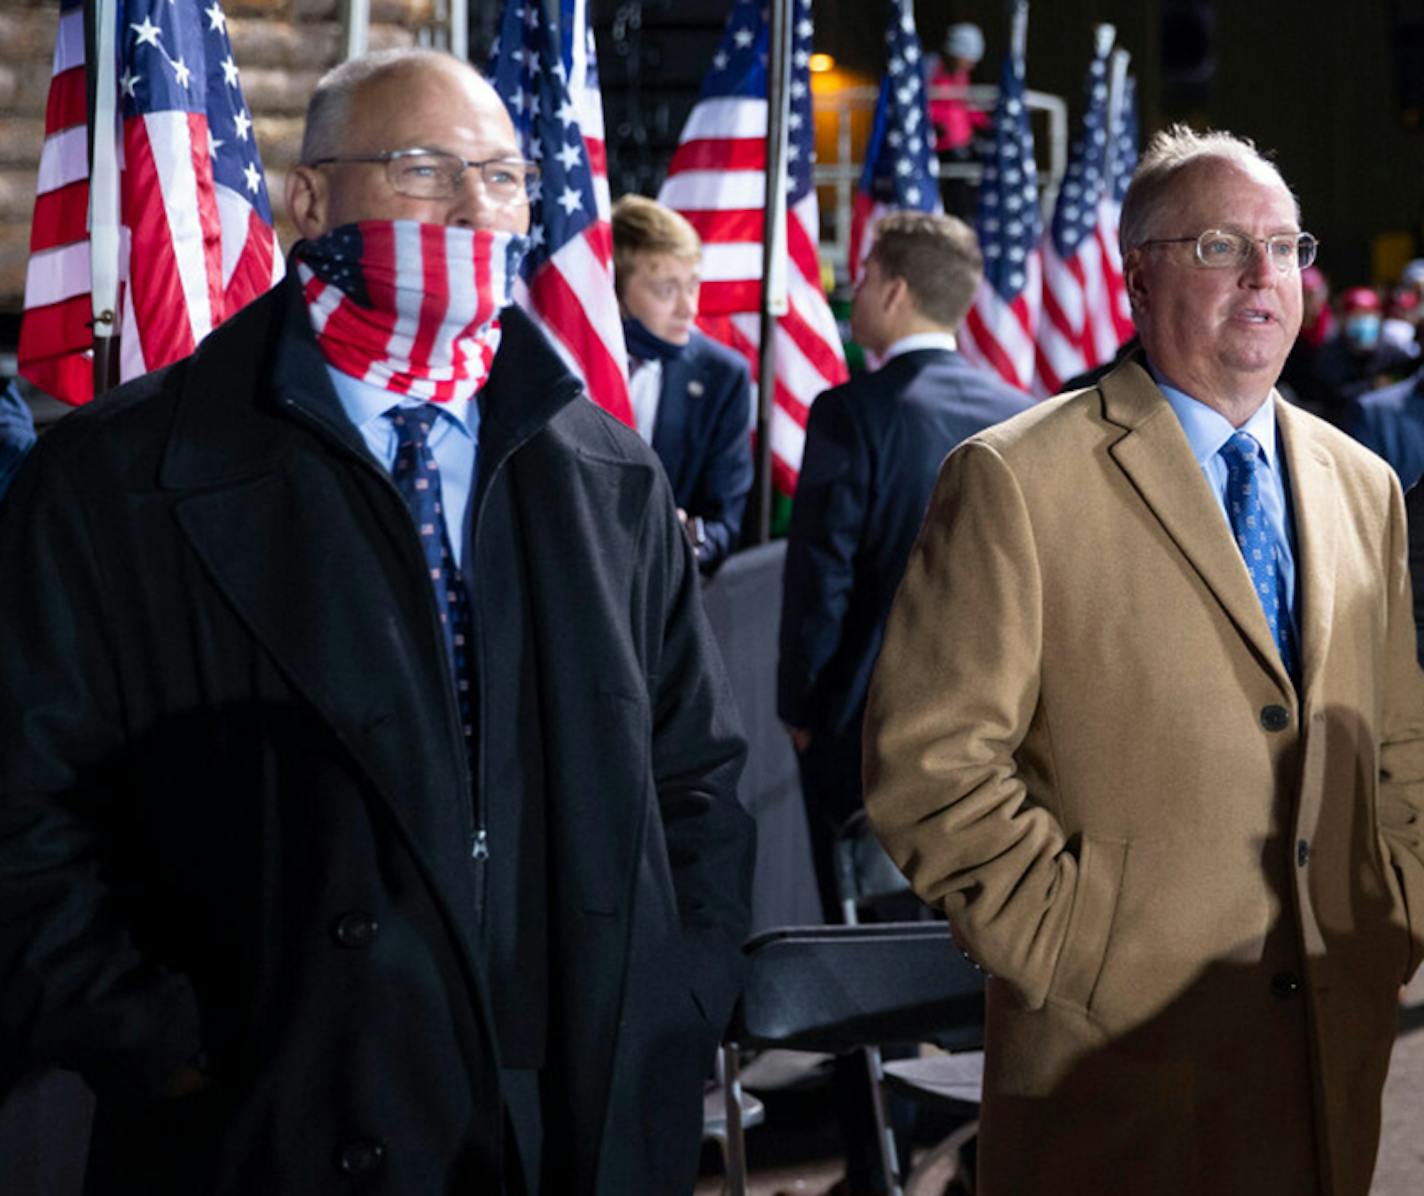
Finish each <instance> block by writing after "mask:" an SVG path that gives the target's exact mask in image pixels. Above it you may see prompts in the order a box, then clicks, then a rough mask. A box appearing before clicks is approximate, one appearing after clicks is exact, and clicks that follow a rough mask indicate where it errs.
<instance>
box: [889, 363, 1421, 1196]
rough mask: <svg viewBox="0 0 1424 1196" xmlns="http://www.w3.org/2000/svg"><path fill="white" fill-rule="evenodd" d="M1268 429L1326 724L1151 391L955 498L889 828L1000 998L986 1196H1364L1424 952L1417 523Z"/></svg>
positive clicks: (960, 461) (1122, 383) (1067, 422)
mask: <svg viewBox="0 0 1424 1196" xmlns="http://www.w3.org/2000/svg"><path fill="white" fill-rule="evenodd" d="M1269 401H1271V402H1273V403H1275V404H1276V418H1277V425H1278V428H1279V432H1280V437H1281V441H1282V443H1283V445H1284V452H1285V460H1286V463H1287V471H1288V480H1289V485H1288V490H1289V496H1290V500H1291V502H1292V509H1293V513H1294V524H1295V538H1296V543H1295V559H1296V585H1297V590H1296V611H1297V614H1298V619H1299V626H1300V643H1301V653H1300V654H1301V658H1302V665H1301V667H1302V678H1301V682H1302V684H1301V689H1300V691H1299V692H1297V690H1296V688H1295V687H1294V685H1293V684H1292V682H1291V679H1290V677H1289V675H1288V674H1287V673H1286V671H1285V670H1284V668H1283V667H1282V665H1281V662H1280V658H1279V655H1278V653H1277V651H1276V648H1275V645H1274V643H1273V641H1272V639H1271V634H1270V631H1269V629H1268V627H1267V625H1266V620H1265V616H1264V615H1263V613H1262V610H1261V607H1260V604H1259V603H1258V601H1257V599H1256V596H1255V593H1254V591H1253V589H1252V586H1251V581H1250V577H1249V575H1248V573H1247V571H1246V567H1245V565H1244V563H1243V561H1242V559H1241V556H1240V554H1239V552H1238V550H1237V548H1236V545H1235V543H1234V542H1233V540H1232V537H1231V533H1230V530H1229V528H1228V525H1227V523H1226V520H1225V518H1224V517H1223V514H1222V511H1221V508H1220V506H1219V505H1218V504H1217V501H1216V499H1215V497H1214V496H1213V494H1212V493H1211V490H1210V487H1209V486H1208V484H1207V482H1206V480H1205V478H1204V477H1203V476H1202V472H1201V469H1200V468H1199V466H1198V464H1197V462H1196V460H1195V459H1194V457H1193V455H1192V452H1191V449H1190V448H1189V446H1188V444H1187V440H1186V437H1185V435H1184V433H1183V432H1182V430H1181V426H1180V424H1179V423H1178V421H1177V418H1176V416H1175V415H1174V413H1173V411H1172V409H1171V408H1170V406H1169V405H1168V404H1167V402H1166V399H1165V398H1164V397H1163V395H1162V394H1161V392H1160V391H1159V390H1158V389H1157V387H1156V386H1155V385H1154V384H1153V382H1152V380H1151V378H1150V376H1149V375H1148V374H1147V372H1146V371H1145V370H1144V369H1143V368H1142V367H1141V366H1140V365H1139V364H1138V363H1136V362H1129V363H1127V364H1125V365H1124V366H1122V367H1120V368H1119V369H1118V370H1116V371H1115V372H1114V373H1112V374H1111V375H1109V376H1108V377H1107V378H1106V379H1105V380H1104V381H1103V382H1102V384H1101V387H1100V388H1095V389H1092V390H1086V391H1081V392H1078V393H1077V394H1073V395H1068V396H1065V397H1062V398H1059V399H1054V400H1050V401H1048V402H1046V403H1043V404H1041V405H1040V406H1038V407H1037V408H1035V409H1034V410H1032V411H1029V412H1026V413H1025V414H1023V415H1021V416H1018V417H1016V418H1014V419H1012V420H1009V421H1008V422H1006V423H1003V424H1000V425H998V426H996V427H994V428H991V429H989V430H987V431H985V432H983V433H980V434H979V435H978V436H975V437H973V438H972V439H971V440H969V441H967V442H966V443H965V444H964V445H962V446H961V447H960V448H959V449H957V450H956V451H955V452H954V453H953V454H952V455H951V456H950V457H949V458H948V460H947V462H946V464H945V466H944V468H943V471H942V473H941V476H940V481H939V485H938V488H937V490H936V493H935V497H934V499H933V502H932V504H931V507H930V511H929V513H928V515H927V517H926V521H925V524H924V527H923V529H922V531H921V533H920V539H919V541H918V544H917V546H916V549H915V552H914V555H913V557H912V559H911V563H910V567H909V571H908V573H907V574H906V577H905V581H904V584H903V585H902V587H901V589H900V593H899V596H898V598H897V600H896V605H895V608H894V612H893V614H892V616H891V619H890V624H889V629H888V633H887V635H886V639H885V648H884V651H883V653H882V655H881V658H880V662H879V667H878V669H877V672H876V677H875V682H874V686H873V689H872V694H871V699H870V706H869V712H868V715H867V719H866V727H865V759H866V765H865V768H866V803H867V806H868V807H869V812H870V816H871V819H872V821H873V822H874V824H875V827H876V829H877V831H878V832H879V834H880V836H881V837H882V839H883V840H884V842H885V845H886V847H887V849H888V850H889V852H890V855H891V856H892V857H893V858H894V860H895V861H896V863H897V864H899V865H900V867H901V868H903V869H904V871H905V872H906V873H907V875H908V876H909V877H910V879H911V880H912V881H913V883H914V886H915V889H916V890H917V891H918V892H919V894H920V895H921V896H922V897H923V898H924V899H925V900H927V901H929V902H930V903H931V904H933V905H935V906H938V907H940V908H942V909H943V910H945V912H946V913H947V914H948V916H949V919H950V922H951V924H952V926H953V929H954V933H955V936H956V938H957V940H958V941H959V943H960V945H961V947H962V948H963V949H964V950H965V951H966V952H967V953H968V954H969V955H970V956H971V957H972V958H974V959H975V960H976V961H978V962H979V963H980V964H981V965H982V966H983V967H984V968H985V969H986V970H987V971H988V972H989V973H990V975H991V977H992V978H991V980H990V981H989V1012H988V1032H987V1060H986V1074H985V1091H984V1107H983V1119H982V1125H981V1134H982V1140H981V1149H980V1156H979V1158H980V1172H981V1174H980V1178H981V1188H980V1190H981V1191H982V1192H983V1194H984V1196H1039V1194H1042V1196H1049V1194H1051V1196H1070V1194H1079V1193H1082V1194H1085V1196H1086V1194H1089V1193H1091V1194H1092V1196H1118V1194H1122V1196H1136V1194H1138V1193H1141V1194H1142V1196H1175V1194H1177V1193H1180V1194H1182V1196H1187V1194H1189V1193H1190V1194H1191V1196H1199V1194H1200V1193H1204V1192H1210V1193H1212V1196H1237V1194H1240V1196H1274V1194H1279V1196H1311V1194H1318V1196H1366V1193H1367V1192H1368V1190H1369V1184H1370V1175H1371V1172H1372V1170H1373V1166H1374V1159H1375V1151H1376V1144H1377V1139H1378V1132H1379V1105H1380V1093H1381V1089H1382V1087H1383V1084H1384V1078H1385V1072H1386V1069H1387V1065H1388V1061H1389V1054H1390V1048H1391V1045H1392V1043H1393V1040H1394V1034H1395V1019H1396V1012H1397V1005H1396V1003H1397V995H1398V989H1399V986H1400V984H1402V983H1403V982H1404V980H1405V978H1406V977H1407V976H1408V975H1409V974H1410V973H1411V972H1412V971H1413V969H1414V967H1415V966H1416V964H1417V962H1418V960H1419V957H1420V952H1421V942H1420V939H1421V930H1424V845H1422V844H1421V827H1424V680H1421V674H1420V672H1419V669H1418V666H1417V665H1416V663H1415V656H1414V628H1413V623H1412V621H1411V613H1410V590H1409V577H1408V572H1407V569H1406V552H1405V542H1406V536H1405V522H1404V511H1403V504H1402V499H1401V495H1400V491H1399V486H1398V483H1397V482H1396V481H1395V479H1394V475H1393V474H1392V473H1391V471H1390V469H1389V468H1388V466H1386V465H1385V464H1384V463H1383V462H1382V461H1380V460H1379V459H1378V458H1376V457H1374V456H1373V455H1372V454H1370V453H1368V452H1366V451H1365V450H1363V449H1361V448H1360V447H1359V446H1357V445H1355V444H1354V443H1353V442H1352V441H1350V440H1348V439H1347V438H1346V437H1345V436H1343V435H1341V434H1340V433H1338V432H1336V431H1335V430H1334V429H1332V428H1330V427H1329V426H1327V425H1326V424H1325V423H1323V422H1321V421H1320V420H1317V419H1315V418H1314V417H1312V416H1310V415H1307V414H1305V413H1303V412H1301V411H1299V410H1298V409H1295V408H1292V407H1291V406H1289V405H1288V404H1286V403H1285V402H1283V401H1282V400H1280V399H1279V398H1277V397H1275V396H1274V395H1273V396H1272V398H1271V399H1270V400H1269ZM1411 910H1412V911H1413V912H1414V916H1413V920H1412V921H1411V917H1410V911H1411Z"/></svg>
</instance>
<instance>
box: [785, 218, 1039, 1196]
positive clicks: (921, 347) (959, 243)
mask: <svg viewBox="0 0 1424 1196" xmlns="http://www.w3.org/2000/svg"><path fill="white" fill-rule="evenodd" d="M983 272H984V268H983V258H982V257H981V255H980V252H979V246H978V243H977V242H976V241H975V238H974V233H973V231H972V230H971V229H970V228H969V226H968V225H966V224H965V223H964V222H963V221H961V220H958V219H956V218H954V217H952V216H935V215H930V214H928V213H922V212H895V213H891V214H890V215H888V216H885V217H883V218H882V219H881V220H880V221H879V222H878V223H877V224H876V227H875V241H874V244H873V246H872V248H871V251H870V254H869V256H868V257H867V259H866V262H865V271H864V274H863V276H862V278H861V280H860V283H859V285H858V286H857V288H856V292H855V296H854V299H853V300H852V304H851V330H852V334H853V335H854V337H855V339H856V341H857V343H859V344H860V345H861V346H863V347H864V348H865V349H866V350H867V351H868V352H869V353H870V354H872V355H874V356H875V357H876V358H877V359H878V360H879V362H880V366H879V368H878V369H877V370H876V371H875V372H873V373H868V374H861V375H859V376H857V377H855V378H853V379H851V380H850V381H849V382H847V383H845V384H843V385H841V386H837V387H834V388H832V389H831V390H828V391H825V392H824V393H823V394H821V395H820V396H819V397H818V398H817V399H816V401H815V402H814V403H813V404H812V405H811V413H810V418H809V419H808V421H807V425H806V448H805V453H804V456H803V458H802V462H801V474H800V479H799V482H798V484H797V488H796V500H795V503H794V504H793V506H792V509H791V523H790V527H789V529H788V533H787V543H786V567H785V573H784V577H783V583H782V603H781V632H780V656H779V659H778V664H777V710H778V713H779V714H780V716H781V718H782V720H783V721H784V722H785V723H786V724H787V726H788V728H789V729H790V733H791V736H792V739H793V742H794V744H795V746H796V752H797V761H798V764H799V766H800V772H801V791H802V798H803V800H804V801H805V804H806V818H807V826H808V829H809V831H810V838H811V854H812V859H813V862H814V865H815V869H816V881H817V886H818V889H819V892H820V896H821V904H822V907H823V910H824V916H825V918H826V920H827V921H828V922H838V921H840V919H841V914H840V902H839V899H838V894H837V892H836V884H835V874H836V863H835V841H836V835H837V832H838V830H839V829H840V828H841V827H843V826H844V825H845V823H846V821H847V820H848V819H850V818H851V816H852V815H854V814H856V813H858V812H859V811H860V810H861V789H860V724H861V719H862V717H863V716H864V712H865V694H866V689H867V688H868V686H869V683H870V673H871V670H872V669H873V668H874V665H875V659H876V657H877V655H878V654H879V651H880V642H881V636H882V634H883V632H884V626H885V618H886V616H887V614H888V613H889V610H890V602H891V599H892V598H893V597H894V594H895V588H896V586H898V585H899V583H900V577H901V575H902V574H903V573H904V570H905V561H906V559H907V558H908V557H909V555H910V547H911V545H912V544H913V543H914V539H915V532H916V531H917V530H918V528H919V526H920V521H921V520H922V519H923V518H924V511H925V506H926V504H927V503H928V501H929V496H930V492H931V491H932V489H933V488H934V479H935V475H936V473H937V472H938V470H939V466H940V462H941V461H943V460H944V457H945V454H946V453H948V452H949V450H950V449H952V448H953V447H954V446H955V445H956V444H957V443H959V441H961V440H962V439H964V437H966V436H968V435H970V434H971V433H974V432H977V431H979V430H981V429H982V428H985V427H988V426H989V425H990V424H992V423H994V422H996V421H998V420H1001V419H1004V418H1006V417H1008V416H1010V415H1014V414H1016V413H1018V412H1020V411H1023V410H1025V409H1026V408H1027V407H1028V406H1029V405H1030V404H1029V400H1028V399H1027V397H1026V396H1024V395H1023V394H1022V393H1020V392H1019V391H1016V390H1013V389H1011V388H1010V387H1008V386H1006V385H1004V384H1002V383H1001V382H999V381H998V379H997V378H996V377H995V376H993V375H992V374H990V373H988V372H987V371H985V370H981V369H978V368H977V367H975V366H972V365H970V364H969V363H968V362H967V361H965V359H964V358H963V357H961V356H960V355H959V353H958V351H957V349H956V346H955V331H956V330H957V329H958V327H959V325H960V322H961V321H962V320H963V319H964V316H965V313H966V312H967V311H968V310H969V305H970V303H971V302H972V301H973V298H974V292H975V290H976V289H977V288H978V285H979V280H980V278H981V277H982V276H983ZM836 1084H837V1091H838V1098H837V1117H838V1121H839V1123H840V1131H841V1138H842V1142H843V1144H844V1148H845V1153H846V1180H847V1182H846V1191H848V1192H850V1193H857V1194H858V1193H872V1192H878V1191H881V1190H882V1183H883V1180H882V1178H881V1175H880V1168H879V1155H878V1149H877V1146H876V1141H877V1139H876V1136H875V1120H874V1111H873V1109H872V1108H871V1106H870V1103H869V1099H868V1090H867V1089H866V1087H865V1075H864V1068H863V1066H862V1065H861V1062H860V1060H858V1059H850V1058H847V1059H845V1060H843V1061H838V1075H837V1080H836ZM901 1155H902V1157H908V1155H907V1154H906V1153H905V1151H904V1150H902V1151H901Z"/></svg>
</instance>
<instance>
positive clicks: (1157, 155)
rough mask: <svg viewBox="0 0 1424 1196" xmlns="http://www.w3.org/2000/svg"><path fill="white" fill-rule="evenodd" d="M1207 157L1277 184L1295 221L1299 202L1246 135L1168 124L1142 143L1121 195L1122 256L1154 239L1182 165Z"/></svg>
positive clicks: (1297, 217)
mask: <svg viewBox="0 0 1424 1196" xmlns="http://www.w3.org/2000/svg"><path fill="white" fill-rule="evenodd" d="M1207 158H1214V159H1217V160H1220V161H1224V162H1232V163H1235V164H1236V165H1238V166H1241V167H1244V168H1245V169H1247V170H1251V171H1256V170H1260V169H1261V168H1262V167H1264V168H1265V169H1266V170H1268V171H1270V172H1271V174H1273V175H1275V176H1276V178H1277V179H1279V180H1280V184H1281V187H1282V188H1284V190H1285V192H1286V194H1287V195H1289V196H1290V197H1291V202H1292V203H1294V204H1295V208H1296V219H1297V220H1299V219H1300V203H1299V201H1298V200H1297V199H1296V197H1295V194H1294V193H1293V192H1292V191H1291V189H1290V187H1288V186H1287V185H1286V181H1285V179H1284V178H1283V177H1282V175H1281V172H1280V170H1279V169H1278V168H1277V167H1276V164H1275V163H1274V162H1272V161H1271V160H1270V159H1269V158H1267V157H1265V155H1263V154H1262V153H1261V151H1260V150H1258V149H1257V148H1256V143H1255V142H1254V141H1252V140H1251V139H1250V138H1249V137H1238V136H1236V134H1234V133H1227V132H1225V131H1224V130H1215V129H1212V130H1208V131H1207V132H1205V133H1198V132H1197V131H1196V130H1195V129H1192V128H1189V127H1188V126H1186V125H1173V126H1171V128H1168V129H1162V130H1161V131H1160V132H1158V133H1157V134H1156V135H1155V136H1154V137H1153V138H1152V140H1151V141H1150V142H1148V144H1147V149H1146V150H1145V151H1143V154H1142V160H1141V161H1140V162H1139V163H1138V164H1137V170H1136V171H1134V172H1133V175H1132V182H1131V184H1129V186H1128V188H1127V194H1126V195H1125V196H1124V197H1123V201H1122V217H1121V222H1120V224H1119V228H1118V240H1119V243H1120V244H1121V246H1122V252H1123V253H1124V254H1126V253H1127V252H1128V250H1130V249H1135V248H1136V247H1137V246H1139V245H1141V244H1142V243H1143V242H1144V241H1149V240H1151V239H1152V238H1153V237H1154V236H1157V235H1160V232H1161V229H1160V228H1159V227H1158V224H1159V223H1160V220H1159V218H1160V217H1161V215H1162V214H1163V212H1164V211H1165V210H1166V209H1167V207H1168V206H1169V204H1170V201H1171V197H1172V190H1173V183H1175V182H1176V181H1177V178H1178V176H1180V174H1181V173H1182V171H1183V170H1185V169H1186V168H1187V167H1189V166H1193V165H1195V164H1197V163H1199V162H1202V161H1203V160H1205V159H1207Z"/></svg>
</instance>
